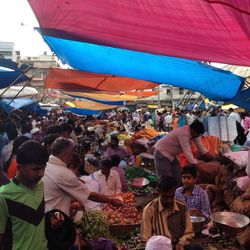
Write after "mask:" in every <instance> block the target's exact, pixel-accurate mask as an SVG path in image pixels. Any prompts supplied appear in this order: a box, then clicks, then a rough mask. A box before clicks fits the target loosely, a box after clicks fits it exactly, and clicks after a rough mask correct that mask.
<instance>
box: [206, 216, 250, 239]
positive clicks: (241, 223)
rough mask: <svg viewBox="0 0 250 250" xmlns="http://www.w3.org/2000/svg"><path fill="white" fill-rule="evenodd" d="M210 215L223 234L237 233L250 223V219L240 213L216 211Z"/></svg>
mask: <svg viewBox="0 0 250 250" xmlns="http://www.w3.org/2000/svg"><path fill="white" fill-rule="evenodd" d="M210 217H211V219H212V221H213V223H214V226H215V227H217V228H218V229H219V231H220V233H221V234H222V235H237V234H238V233H240V232H242V231H243V230H245V228H246V227H247V225H248V224H249V223H250V219H249V218H248V217H247V216H245V215H243V214H240V213H233V212H216V213H213V214H211V216H210Z"/></svg>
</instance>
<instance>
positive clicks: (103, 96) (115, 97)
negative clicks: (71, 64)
mask: <svg viewBox="0 0 250 250" xmlns="http://www.w3.org/2000/svg"><path fill="white" fill-rule="evenodd" d="M62 93H63V94H64V95H69V96H73V97H75V98H91V99H93V100H103V101H136V100H137V96H132V95H127V94H125V95H123V94H117V93H116V94H110V93H109V94H107V93H98V92H96V91H95V92H91V93H86V92H69V91H64V92H62Z"/></svg>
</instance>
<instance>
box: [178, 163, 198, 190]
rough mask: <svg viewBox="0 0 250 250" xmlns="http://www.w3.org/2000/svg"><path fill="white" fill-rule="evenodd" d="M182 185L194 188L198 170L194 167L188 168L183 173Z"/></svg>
mask: <svg viewBox="0 0 250 250" xmlns="http://www.w3.org/2000/svg"><path fill="white" fill-rule="evenodd" d="M181 176H182V183H183V185H184V186H185V187H187V188H192V187H193V186H194V185H195V183H196V180H197V179H196V177H197V170H196V168H195V167H194V166H187V167H185V168H183V169H182V172H181Z"/></svg>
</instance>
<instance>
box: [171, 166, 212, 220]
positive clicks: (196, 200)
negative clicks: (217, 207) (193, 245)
mask: <svg viewBox="0 0 250 250" xmlns="http://www.w3.org/2000/svg"><path fill="white" fill-rule="evenodd" d="M196 177H197V170H196V168H195V166H187V167H185V168H183V170H182V183H183V186H182V187H180V188H178V189H177V190H176V192H175V198H176V199H177V200H179V201H182V202H184V203H185V204H186V205H187V207H188V209H189V211H190V214H191V215H197V216H203V217H205V218H206V219H209V217H210V214H211V209H210V203H209V199H208V195H207V193H206V191H205V190H203V189H202V188H201V187H199V186H198V185H196Z"/></svg>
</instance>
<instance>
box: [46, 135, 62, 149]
mask: <svg viewBox="0 0 250 250" xmlns="http://www.w3.org/2000/svg"><path fill="white" fill-rule="evenodd" d="M58 137H59V135H58V134H49V135H46V136H45V137H44V139H43V145H44V146H47V145H51V144H52V143H53V142H54V141H55V140H56V139H57V138H58Z"/></svg>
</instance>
